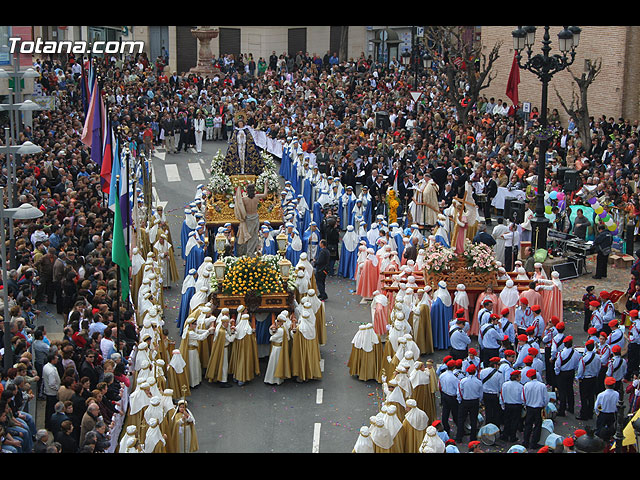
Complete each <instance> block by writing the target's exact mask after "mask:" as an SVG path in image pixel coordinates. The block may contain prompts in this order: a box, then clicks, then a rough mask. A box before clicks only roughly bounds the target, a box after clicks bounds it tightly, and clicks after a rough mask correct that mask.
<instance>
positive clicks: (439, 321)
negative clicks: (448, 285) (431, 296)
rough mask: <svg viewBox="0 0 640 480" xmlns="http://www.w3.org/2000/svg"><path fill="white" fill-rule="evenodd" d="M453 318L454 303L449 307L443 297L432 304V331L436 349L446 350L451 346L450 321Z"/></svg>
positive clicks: (437, 298)
mask: <svg viewBox="0 0 640 480" xmlns="http://www.w3.org/2000/svg"><path fill="white" fill-rule="evenodd" d="M451 319H453V303H451V304H450V305H449V306H448V307H447V306H446V305H445V304H444V302H443V301H442V299H441V298H439V297H436V299H435V300H434V301H433V303H432V304H431V331H432V334H433V347H434V348H435V349H436V350H445V349H447V348H449V347H450V346H451V341H450V339H449V322H450V321H451Z"/></svg>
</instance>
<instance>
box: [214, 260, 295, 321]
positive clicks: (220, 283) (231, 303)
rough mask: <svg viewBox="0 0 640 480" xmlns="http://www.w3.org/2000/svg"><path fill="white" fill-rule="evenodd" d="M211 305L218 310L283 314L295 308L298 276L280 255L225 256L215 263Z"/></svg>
mask: <svg viewBox="0 0 640 480" xmlns="http://www.w3.org/2000/svg"><path fill="white" fill-rule="evenodd" d="M214 273H215V274H214V275H212V278H211V303H212V304H213V307H214V309H215V310H216V311H219V310H220V309H222V308H228V309H229V310H235V309H237V308H238V306H239V305H244V306H245V307H247V310H248V311H249V313H258V312H276V313H277V312H280V311H282V310H291V309H292V308H293V295H294V293H293V291H294V288H295V277H294V276H293V275H291V273H292V269H291V263H290V262H289V261H288V260H286V259H285V258H283V257H281V256H280V255H263V256H259V257H246V256H245V257H224V258H219V259H218V260H217V261H216V262H215V263H214Z"/></svg>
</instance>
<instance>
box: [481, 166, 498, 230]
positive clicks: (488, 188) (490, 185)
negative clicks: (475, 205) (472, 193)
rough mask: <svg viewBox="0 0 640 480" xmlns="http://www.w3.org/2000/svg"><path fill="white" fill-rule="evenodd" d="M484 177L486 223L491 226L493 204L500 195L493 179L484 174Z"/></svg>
mask: <svg viewBox="0 0 640 480" xmlns="http://www.w3.org/2000/svg"><path fill="white" fill-rule="evenodd" d="M483 177H484V193H485V194H486V198H485V202H484V221H485V223H486V224H487V225H491V202H492V200H493V199H494V198H495V196H496V195H497V193H498V184H497V183H496V181H495V180H494V179H493V177H491V176H489V175H487V174H486V173H485V174H483Z"/></svg>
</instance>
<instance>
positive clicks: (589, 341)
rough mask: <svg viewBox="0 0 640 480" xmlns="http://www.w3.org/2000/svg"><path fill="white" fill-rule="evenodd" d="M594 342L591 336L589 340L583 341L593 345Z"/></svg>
mask: <svg viewBox="0 0 640 480" xmlns="http://www.w3.org/2000/svg"><path fill="white" fill-rule="evenodd" d="M594 343H595V342H594V341H593V338H592V339H590V340H587V341H586V342H585V345H593V344H594Z"/></svg>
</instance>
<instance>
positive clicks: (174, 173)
mask: <svg viewBox="0 0 640 480" xmlns="http://www.w3.org/2000/svg"><path fill="white" fill-rule="evenodd" d="M165 170H166V172H167V181H168V182H179V181H180V173H179V172H178V165H176V164H175V163H168V164H167V165H165Z"/></svg>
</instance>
